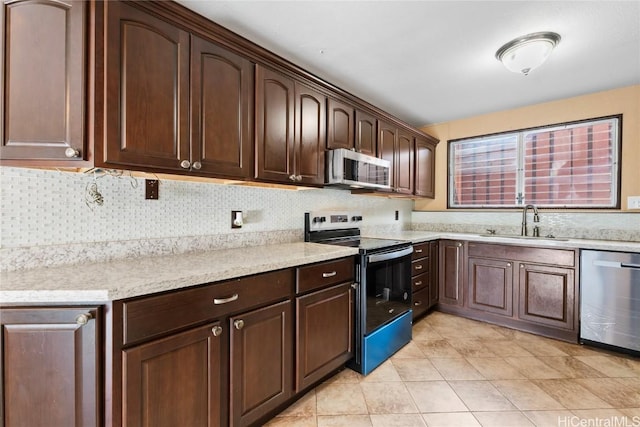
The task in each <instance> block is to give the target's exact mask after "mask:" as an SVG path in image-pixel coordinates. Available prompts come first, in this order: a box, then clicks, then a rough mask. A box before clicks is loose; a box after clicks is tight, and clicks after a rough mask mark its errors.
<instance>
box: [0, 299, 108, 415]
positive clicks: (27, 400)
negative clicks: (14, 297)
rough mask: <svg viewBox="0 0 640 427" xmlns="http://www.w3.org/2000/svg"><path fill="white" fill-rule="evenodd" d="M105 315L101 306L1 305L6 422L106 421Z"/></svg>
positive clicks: (0, 346) (3, 395) (3, 410)
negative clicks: (103, 372) (103, 376)
mask: <svg viewBox="0 0 640 427" xmlns="http://www.w3.org/2000/svg"><path fill="white" fill-rule="evenodd" d="M101 316H102V314H101V310H100V308H98V307H64V308H63V307H60V308H36V307H30V308H2V309H1V310H0V319H1V325H2V340H1V341H0V352H1V354H2V363H3V369H2V373H1V375H2V388H1V389H0V393H1V397H2V404H1V405H0V408H1V411H0V424H2V425H3V426H5V427H14V426H15V427H18V426H20V427H23V426H29V427H38V426H42V427H49V426H77V427H87V426H99V425H101V424H102V421H101V420H102V414H101V411H102V404H101V403H100V402H101V401H102V391H101V390H102V389H101V384H102V381H101V379H100V378H101V377H100V372H101V371H100V363H101V356H102V343H101V339H100V332H99V331H100V330H101V329H102V327H101V324H102V318H101Z"/></svg>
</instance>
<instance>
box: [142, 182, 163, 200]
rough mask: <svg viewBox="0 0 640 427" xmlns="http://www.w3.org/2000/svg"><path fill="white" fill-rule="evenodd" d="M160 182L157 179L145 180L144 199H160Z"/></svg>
mask: <svg viewBox="0 0 640 427" xmlns="http://www.w3.org/2000/svg"><path fill="white" fill-rule="evenodd" d="M159 184H160V181H158V180H157V179H145V180H144V188H145V192H144V198H145V199H147V200H158V197H160V185H159Z"/></svg>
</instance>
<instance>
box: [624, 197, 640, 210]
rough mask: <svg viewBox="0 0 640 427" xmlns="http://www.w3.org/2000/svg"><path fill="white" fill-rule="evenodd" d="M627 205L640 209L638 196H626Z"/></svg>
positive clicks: (630, 207)
mask: <svg viewBox="0 0 640 427" xmlns="http://www.w3.org/2000/svg"><path fill="white" fill-rule="evenodd" d="M627 207H628V208H629V209H640V196H629V197H627Z"/></svg>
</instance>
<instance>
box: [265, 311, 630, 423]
mask: <svg viewBox="0 0 640 427" xmlns="http://www.w3.org/2000/svg"><path fill="white" fill-rule="evenodd" d="M598 422H599V423H600V424H597V423H598ZM589 423H590V424H589ZM267 425H268V426H269V427H284V426H300V427H307V426H309V427H329V426H344V427H359V426H363V427H364V426H367V427H413V426H416V427H425V426H456V427H465V426H485V427H489V426H505V427H520V426H544V427H546V426H550V427H573V426H583V425H597V426H600V425H602V426H605V425H612V426H613V425H620V426H625V427H630V426H633V427H636V426H640V359H638V358H632V357H626V356H622V355H619V354H615V353H609V352H605V351H601V350H597V349H594V348H590V347H584V346H580V345H577V344H569V343H565V342H561V341H556V340H552V339H548V338H543V337H538V336H535V335H531V334H527V333H523V332H518V331H514V330H512V329H507V328H501V327H498V326H493V325H489V324H485V323H481V322H476V321H473V320H468V319H464V318H461V317H457V316H451V315H447V314H444V313H440V312H433V313H430V314H428V315H427V316H426V317H424V318H422V319H420V320H419V321H418V322H417V323H416V324H415V325H414V327H413V341H412V342H410V343H409V344H407V345H406V346H405V347H404V348H403V349H401V350H400V351H399V352H398V353H397V354H395V355H394V356H393V357H392V358H391V359H390V360H387V361H386V362H385V363H384V364H382V365H381V366H380V367H378V368H377V369H376V370H375V371H373V372H372V373H371V374H369V375H368V376H366V377H363V376H362V375H360V374H358V373H356V372H354V371H351V370H349V369H346V370H343V371H341V372H340V373H338V374H337V375H336V376H334V377H333V378H331V379H330V380H329V381H327V382H325V383H323V384H321V385H319V386H318V387H316V388H315V389H314V390H312V391H311V392H309V393H307V394H306V395H305V396H304V397H302V398H301V399H300V400H299V401H297V402H296V403H295V404H293V405H292V406H291V407H289V408H288V409H286V410H285V411H284V412H282V413H281V414H279V415H278V416H277V417H276V418H274V419H273V420H272V421H271V422H269V423H268V424H267Z"/></svg>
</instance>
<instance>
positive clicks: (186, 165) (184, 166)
mask: <svg viewBox="0 0 640 427" xmlns="http://www.w3.org/2000/svg"><path fill="white" fill-rule="evenodd" d="M190 166H191V162H190V161H189V160H183V161H181V162H180V167H181V168H182V169H189V167H190Z"/></svg>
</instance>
